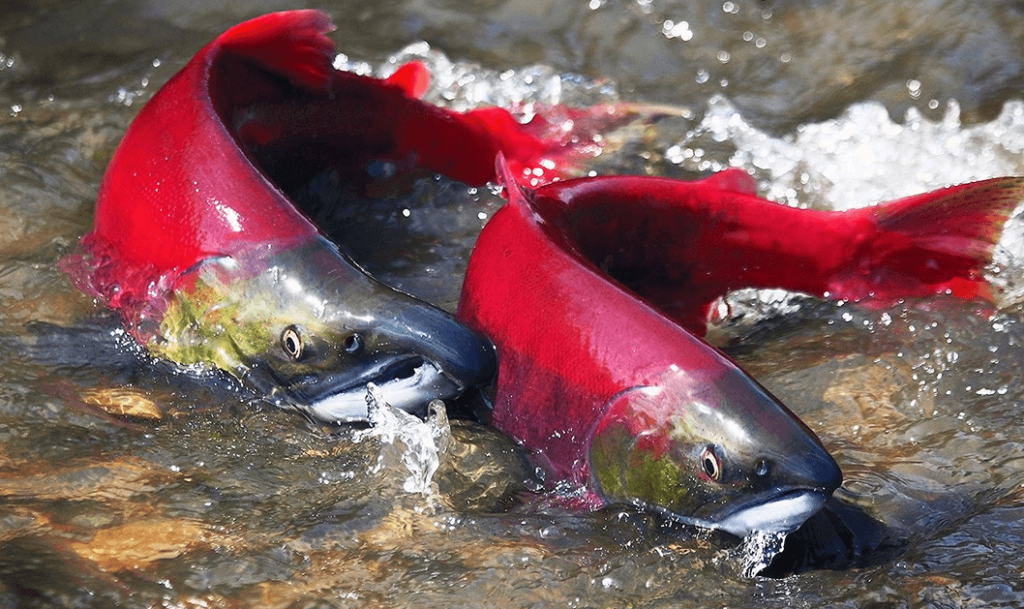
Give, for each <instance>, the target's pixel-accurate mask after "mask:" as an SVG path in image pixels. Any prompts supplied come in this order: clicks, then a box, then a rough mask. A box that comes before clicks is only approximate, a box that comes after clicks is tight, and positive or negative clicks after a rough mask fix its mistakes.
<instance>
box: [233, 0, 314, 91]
mask: <svg viewBox="0 0 1024 609" xmlns="http://www.w3.org/2000/svg"><path fill="white" fill-rule="evenodd" d="M333 30H334V23H332V22H331V18H330V17H328V16H327V15H325V14H324V13H321V12H320V11H316V10H304V11H288V12H281V13H270V14H268V15H263V16H262V17H257V18H256V19H252V20H250V21H246V22H245V23H241V24H239V25H236V26H235V27H233V28H231V29H229V30H228V31H226V32H224V34H222V35H221V36H220V37H219V38H218V39H217V42H219V43H220V44H221V45H222V48H224V49H226V50H230V51H231V52H232V53H236V54H238V55H241V56H243V57H245V58H247V59H250V60H252V61H254V62H256V63H257V64H259V65H260V66H261V67H263V68H264V69H266V70H268V71H270V72H273V73H274V74H279V75H281V76H283V77H285V78H287V79H288V80H289V81H290V82H291V83H292V84H293V85H295V86H297V87H300V88H304V89H309V90H312V91H327V90H328V88H329V85H330V82H331V79H332V78H333V77H334V67H333V66H332V65H331V62H332V61H333V60H334V42H333V41H332V40H331V39H330V38H328V37H327V36H325V35H324V34H326V33H327V32H330V31H333Z"/></svg>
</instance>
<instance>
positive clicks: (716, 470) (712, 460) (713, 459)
mask: <svg viewBox="0 0 1024 609" xmlns="http://www.w3.org/2000/svg"><path fill="white" fill-rule="evenodd" d="M700 468H701V470H703V471H704V475H705V476H707V477H708V478H711V479H712V480H715V481H718V480H719V479H720V478H721V477H722V460H721V458H719V456H718V453H716V452H715V447H714V446H705V447H704V450H702V451H701V452H700Z"/></svg>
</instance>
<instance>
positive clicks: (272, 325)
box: [147, 238, 495, 422]
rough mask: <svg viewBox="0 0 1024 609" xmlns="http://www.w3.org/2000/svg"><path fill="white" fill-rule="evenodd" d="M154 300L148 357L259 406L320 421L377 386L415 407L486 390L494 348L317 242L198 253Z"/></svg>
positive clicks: (347, 417) (357, 404) (362, 407)
mask: <svg viewBox="0 0 1024 609" xmlns="http://www.w3.org/2000/svg"><path fill="white" fill-rule="evenodd" d="M156 303H159V309H160V310H159V311H154V314H153V315H152V316H151V317H152V319H154V320H157V321H156V322H155V327H154V328H152V329H150V330H149V332H148V341H147V346H148V348H149V350H150V352H151V353H153V354H154V355H158V356H160V357H164V358H167V359H170V360H172V361H175V362H178V363H180V364H183V365H210V364H212V365H213V366H215V367H217V368H219V369H221V370H225V371H228V372H229V373H231V374H232V375H233V376H234V377H236V378H237V379H239V380H240V381H241V382H242V383H243V384H245V385H246V386H248V387H249V388H250V389H252V390H254V391H255V392H256V393H257V394H258V395H259V396H260V397H261V398H262V399H264V400H267V401H270V402H272V403H274V404H277V405H278V406H282V407H286V408H297V409H300V410H303V411H305V412H307V413H308V414H310V415H312V416H314V417H316V418H317V419H320V420H325V421H338V422H345V421H359V420H365V419H366V415H367V407H366V387H367V384H368V383H371V382H372V383H374V384H376V385H377V386H378V387H379V388H380V390H381V391H382V392H383V395H384V398H385V399H386V400H387V401H388V403H390V404H391V405H393V406H395V407H396V408H401V409H403V410H406V411H411V412H418V411H420V410H421V409H422V408H423V407H424V406H425V404H426V403H427V402H429V401H430V400H431V399H434V398H442V399H444V398H452V397H455V396H458V395H459V394H461V393H462V392H463V391H465V390H466V389H467V388H470V387H475V386H477V385H480V384H483V383H486V382H487V381H488V380H489V379H490V378H491V376H492V375H493V373H494V368H495V362H494V350H493V347H491V346H490V344H489V343H488V342H487V341H486V340H485V339H483V338H481V337H480V336H478V335H477V334H476V333H474V332H472V331H470V330H468V329H467V328H465V327H464V326H463V325H461V324H459V323H458V322H456V321H455V320H454V319H452V317H451V316H450V315H449V314H447V313H445V312H444V311H442V310H440V309H437V308H435V307H433V306H430V305H428V304H426V303H424V302H422V301H420V300H417V299H415V298H413V297H411V296H408V295H406V294H404V293H401V292H398V291H396V290H393V289H391V288H389V287H387V286H385V285H383V284H381V283H379V282H377V281H375V280H374V279H373V278H372V277H370V276H368V275H367V274H366V273H364V272H362V270H361V269H359V268H358V267H357V266H356V265H354V264H353V263H352V262H351V261H350V260H348V259H347V258H346V257H345V256H344V255H343V254H341V253H340V252H339V251H338V249H337V248H336V247H335V246H334V245H333V244H332V243H330V242H328V241H326V240H325V239H323V238H315V239H313V240H311V241H309V242H308V243H305V244H301V245H298V246H293V247H290V248H286V249H283V250H281V251H274V250H272V249H271V250H255V251H250V252H246V253H244V254H241V255H236V256H223V257H215V258H207V259H205V260H203V261H202V262H201V263H200V264H199V265H197V266H196V267H194V268H192V269H190V270H189V271H188V272H187V273H185V274H184V275H182V276H181V277H180V278H179V279H178V282H177V287H176V289H175V290H173V291H170V292H168V293H167V294H166V296H165V297H164V298H163V299H161V300H158V301H154V302H153V303H150V307H149V310H151V311H152V310H153V309H154V306H153V305H154V304H156Z"/></svg>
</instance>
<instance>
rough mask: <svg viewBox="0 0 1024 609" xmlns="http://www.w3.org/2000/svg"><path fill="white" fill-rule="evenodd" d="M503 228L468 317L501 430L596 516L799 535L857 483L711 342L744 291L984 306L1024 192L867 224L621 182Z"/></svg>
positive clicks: (991, 185) (951, 192) (528, 202)
mask: <svg viewBox="0 0 1024 609" xmlns="http://www.w3.org/2000/svg"><path fill="white" fill-rule="evenodd" d="M502 179H503V182H504V185H505V188H506V191H507V193H508V204H507V205H506V206H504V207H503V208H502V209H500V210H499V211H498V213H497V214H495V215H494V217H493V218H492V219H491V220H490V222H488V224H487V225H486V226H485V227H484V230H483V233H482V234H481V235H480V238H479V240H478V241H477V245H476V247H475V249H474V251H473V254H472V256H471V259H470V263H469V269H468V274H467V277H466V281H465V284H464V286H463V292H462V298H461V302H460V304H459V310H458V314H457V317H458V318H459V319H461V320H463V321H465V322H466V323H467V324H468V325H469V326H470V327H473V328H476V329H478V330H480V331H481V332H483V333H484V334H486V335H487V336H488V337H490V338H491V340H493V341H494V343H495V344H496V346H497V349H498V378H497V386H496V395H495V400H494V404H493V411H492V413H491V422H492V424H493V425H494V426H495V427H496V428H498V429H500V430H502V431H504V432H506V433H508V434H509V435H511V436H512V437H513V438H514V439H516V440H518V441H519V442H520V443H522V445H523V446H526V447H528V448H530V449H532V450H533V451H534V452H535V454H536V456H537V458H538V459H539V460H540V461H541V462H542V463H543V464H544V465H545V466H546V467H547V469H548V471H549V473H550V474H551V475H552V476H553V477H554V479H555V480H563V481H569V482H571V483H573V484H574V485H575V486H576V487H577V488H581V489H584V490H585V492H586V493H588V494H589V496H590V499H591V501H592V504H594V505H603V504H606V503H632V504H635V505H640V506H644V507H647V508H652V509H654V510H656V511H662V512H665V513H667V514H669V515H671V516H672V517H674V518H676V519H679V520H683V521H685V522H688V523H691V524H696V525H699V526H703V527H708V528H713V529H722V530H725V531H728V532H730V533H733V534H736V535H740V536H743V535H746V534H749V533H751V532H753V531H769V532H786V531H790V530H793V529H795V528H796V527H798V526H799V525H800V524H801V523H803V522H804V521H805V520H806V519H807V518H808V517H810V516H811V515H813V514H814V513H815V512H816V511H817V510H818V509H819V508H820V507H821V505H822V504H823V502H824V501H825V500H826V498H827V497H828V496H829V495H830V494H831V493H832V492H833V491H834V490H835V489H836V488H837V487H838V486H839V484H840V483H841V480H842V476H841V472H840V469H839V467H838V466H837V464H836V462H835V461H834V460H833V458H832V457H831V456H830V455H829V453H828V452H826V450H825V448H824V447H823V446H822V444H821V442H820V441H819V439H818V438H817V437H816V436H815V434H814V433H812V431H811V430H810V429H808V428H807V426H806V425H804V423H803V422H801V421H800V420H799V419H798V418H797V417H796V416H794V415H793V414H792V413H791V412H790V411H789V410H787V409H786V407H785V406H783V405H782V404H781V403H780V402H779V401H778V400H777V399H776V398H775V397H774V396H772V395H771V394H770V393H769V392H768V391H767V390H766V389H764V388H763V387H762V386H761V385H759V384H758V383H757V382H756V381H755V380H754V379H752V378H751V377H750V376H748V375H747V374H746V373H744V372H743V371H742V370H741V369H740V368H739V367H737V365H736V364H735V363H734V362H732V361H731V360H730V359H729V358H728V357H726V356H725V355H723V354H722V353H721V352H719V351H718V350H716V349H715V348H713V347H711V346H709V345H708V344H707V343H706V342H704V341H703V340H702V339H701V338H700V337H701V336H702V335H703V333H704V330H705V328H706V320H707V312H708V307H709V306H710V304H711V303H712V301H714V300H715V299H716V298H718V297H719V296H724V295H725V294H726V293H727V292H728V291H729V290H732V289H737V288H744V287H754V288H785V289H788V290H795V291H801V292H805V293H809V294H814V295H818V296H827V297H829V298H836V299H853V300H859V299H862V298H873V299H875V301H876V302H880V301H886V300H894V299H898V298H901V297H909V296H919V295H926V294H933V293H936V292H951V293H953V294H956V295H958V296H962V297H967V298H969V297H974V296H977V295H984V294H985V293H986V292H987V284H986V283H985V279H984V277H983V274H982V271H983V268H984V265H985V264H986V263H987V262H988V261H989V257H990V254H991V251H992V248H993V245H994V243H995V241H996V239H997V235H998V234H999V229H1000V227H1001V225H1002V223H1003V222H1004V221H1005V220H1006V218H1007V217H1008V215H1009V214H1010V213H1011V212H1012V210H1013V209H1014V208H1015V207H1016V206H1017V205H1018V203H1019V202H1020V201H1021V198H1022V193H1024V178H999V179H994V180H988V181H985V182H979V183H974V184H969V185H965V186H958V187H954V188H948V189H945V190H940V191H937V192H933V193H929V194H924V195H919V196H916V197H911V198H908V199H903V200H900V201H896V202H892V203H887V204H882V205H879V206H876V207H869V208H865V209H858V210H853V211H848V212H824V211H812V210H802V209H795V208H791V207H787V206H783V205H779V204H776V203H772V202H769V201H766V200H763V199H760V198H758V197H756V196H755V194H754V193H755V188H754V183H753V180H752V179H751V177H750V176H749V175H747V174H746V173H744V172H742V171H740V170H738V169H730V170H727V171H725V172H722V173H719V174H717V175H715V176H712V177H710V178H708V179H705V180H703V181H700V182H680V181H675V180H669V179H662V178H650V177H622V176H609V177H598V178H589V179H575V180H567V181H563V182H556V183H553V184H548V185H546V186H541V187H539V188H537V189H536V190H528V189H526V188H523V187H521V186H519V185H517V184H516V180H515V178H514V177H513V174H512V172H510V171H508V170H507V168H506V170H505V171H504V172H503V178H502Z"/></svg>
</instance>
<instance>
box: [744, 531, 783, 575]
mask: <svg viewBox="0 0 1024 609" xmlns="http://www.w3.org/2000/svg"><path fill="white" fill-rule="evenodd" d="M786 535H787V534H786V533H771V532H765V531H754V532H753V533H751V534H750V535H747V536H746V537H744V538H743V543H741V544H740V545H739V547H737V548H736V550H735V552H736V555H737V556H738V558H739V560H740V562H741V563H742V565H743V576H744V577H755V576H757V574H759V573H760V572H761V571H764V570H765V569H766V568H768V565H770V564H771V562H772V559H773V558H775V556H776V555H778V554H779V553H780V552H782V550H783V548H785V546H786Z"/></svg>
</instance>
